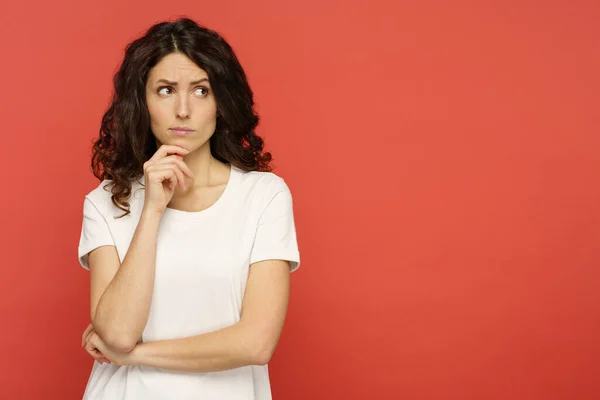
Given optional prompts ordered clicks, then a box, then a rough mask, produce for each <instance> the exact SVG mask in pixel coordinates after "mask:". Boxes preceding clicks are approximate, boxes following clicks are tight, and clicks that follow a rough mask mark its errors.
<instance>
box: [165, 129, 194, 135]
mask: <svg viewBox="0 0 600 400" xmlns="http://www.w3.org/2000/svg"><path fill="white" fill-rule="evenodd" d="M169 129H170V130H171V132H173V133H174V134H175V135H177V136H186V135H189V134H190V133H192V132H194V130H193V129H190V128H184V127H175V128H169Z"/></svg>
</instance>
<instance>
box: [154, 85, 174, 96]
mask: <svg viewBox="0 0 600 400" xmlns="http://www.w3.org/2000/svg"><path fill="white" fill-rule="evenodd" d="M165 90H168V91H169V93H170V91H171V88H170V87H169V86H162V87H159V88H158V90H157V92H158V94H160V95H163V96H164V95H167V94H169V93H165V92H164V91H165Z"/></svg>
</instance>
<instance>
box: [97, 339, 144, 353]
mask: <svg viewBox="0 0 600 400" xmlns="http://www.w3.org/2000/svg"><path fill="white" fill-rule="evenodd" d="M103 339H104V338H103ZM104 342H105V343H106V345H107V346H108V347H110V348H112V349H114V350H116V351H118V352H119V353H130V352H131V351H133V349H134V348H135V346H136V345H137V342H136V341H133V340H131V339H129V338H127V337H125V336H124V335H112V336H110V335H109V336H108V337H107V338H106V339H104Z"/></svg>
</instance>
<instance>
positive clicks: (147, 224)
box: [89, 211, 161, 352]
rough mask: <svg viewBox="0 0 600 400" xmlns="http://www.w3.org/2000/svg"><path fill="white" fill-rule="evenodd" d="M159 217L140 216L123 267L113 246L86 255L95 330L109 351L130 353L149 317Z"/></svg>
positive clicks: (147, 214)
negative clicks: (109, 348) (89, 274)
mask: <svg viewBox="0 0 600 400" xmlns="http://www.w3.org/2000/svg"><path fill="white" fill-rule="evenodd" d="M160 219H161V215H160V214H159V213H155V212H146V211H144V212H142V215H141V217H140V221H139V223H138V225H137V228H136V230H135V232H134V235H133V238H132V240H131V244H130V246H129V249H128V251H127V255H126V256H125V259H124V260H123V263H122V264H121V265H120V266H119V257H118V255H117V251H116V248H115V247H114V246H105V247H100V248H98V249H96V250H94V251H92V252H90V254H89V265H90V273H91V278H90V279H91V284H90V295H91V298H90V303H91V318H92V324H93V326H94V330H95V331H96V333H97V334H98V335H99V336H100V337H101V338H102V339H103V341H104V342H105V343H106V344H107V345H108V346H110V347H111V348H113V349H115V350H118V351H120V352H129V351H131V350H132V349H133V348H134V347H135V345H136V343H137V341H138V339H139V338H140V337H141V335H142V332H143V330H144V327H145V326H146V323H147V321H148V315H149V313H150V302H151V299H152V290H153V287H154V271H155V263H156V242H157V236H158V228H159V224H160Z"/></svg>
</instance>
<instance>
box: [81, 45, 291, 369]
mask: <svg viewBox="0 0 600 400" xmlns="http://www.w3.org/2000/svg"><path fill="white" fill-rule="evenodd" d="M164 80H166V81H169V82H171V83H165V82H164ZM146 101H147V106H148V110H149V113H150V120H151V128H152V132H153V134H154V136H155V139H156V141H157V146H158V150H157V152H156V153H155V155H154V156H153V157H152V158H151V159H150V160H149V161H148V162H147V163H146V164H145V165H144V172H145V176H146V178H145V179H146V184H147V185H146V190H147V195H146V201H145V205H144V210H143V212H142V217H141V219H140V224H139V225H140V226H143V228H141V229H140V230H136V234H135V235H134V238H133V239H132V244H131V246H130V252H131V253H132V254H131V255H129V254H128V255H127V257H126V258H125V260H124V262H123V266H121V265H120V263H119V258H118V256H117V253H116V249H115V247H114V246H103V247H99V248H97V249H95V250H93V251H92V252H90V254H89V258H88V259H89V264H90V271H91V315H92V324H90V325H89V326H88V327H87V328H86V330H85V331H84V333H83V335H82V346H83V347H84V348H85V349H86V351H87V352H88V353H89V354H90V355H91V356H92V357H94V358H95V359H96V360H98V361H99V362H101V363H103V362H112V363H116V364H118V365H146V366H153V367H156V368H163V369H170V370H176V371H195V372H211V371H222V370H227V369H232V368H237V367H241V366H245V365H256V364H266V363H268V362H269V360H270V359H271V356H272V354H273V352H274V351H275V347H276V345H277V342H278V340H279V336H280V334H281V330H282V328H283V323H284V320H285V316H286V312H287V305H288V299H289V264H288V262H287V261H284V260H265V261H260V262H257V263H254V264H252V265H251V268H250V272H249V275H248V282H247V286H246V292H245V294H244V299H243V303H242V315H241V319H240V322H238V323H237V324H235V325H232V326H229V327H226V328H223V329H220V330H218V331H215V332H209V333H206V334H202V335H198V336H191V337H186V338H180V339H172V340H161V341H156V342H149V343H136V342H134V341H131V339H130V338H131V337H139V334H140V330H141V329H143V326H144V325H145V320H144V318H145V316H146V314H147V308H148V306H149V301H150V299H151V287H152V285H153V280H154V274H153V268H148V267H153V265H154V261H155V260H154V258H151V257H150V256H151V255H152V254H151V253H152V251H148V249H154V248H155V247H148V248H143V247H142V246H149V245H150V244H149V243H151V242H152V241H153V240H155V237H156V231H157V227H158V222H159V221H160V218H161V216H162V213H163V212H164V208H165V207H170V208H175V209H180V210H185V211H201V210H203V209H205V208H207V207H210V205H212V204H213V203H214V202H215V201H216V200H217V199H218V198H219V197H220V196H221V194H222V193H223V190H224V189H225V187H226V185H227V181H228V179H229V174H230V167H229V166H228V165H226V164H223V163H221V162H220V161H218V160H216V159H215V158H214V157H213V156H212V155H211V153H210V138H211V136H212V135H213V133H214V130H215V126H216V118H217V103H216V100H215V98H214V95H213V94H212V91H211V88H210V83H209V82H208V75H207V73H206V71H204V70H202V69H201V68H199V67H198V66H197V65H196V64H195V63H194V62H193V61H191V60H190V59H188V58H187V57H186V56H184V55H181V54H178V53H173V54H169V55H167V56H165V57H164V58H163V59H162V60H161V61H160V62H159V63H158V64H157V65H156V66H155V67H154V68H153V69H152V70H151V71H150V74H149V77H148V81H147V84H146ZM175 126H185V127H188V128H191V129H193V132H192V133H191V134H189V135H187V136H185V137H180V136H177V135H175V133H174V132H173V130H172V129H171V128H173V127H175ZM153 246H155V243H154V244H153ZM133 248H135V249H140V250H138V251H132V250H131V249H133ZM128 253H129V252H128ZM149 253H150V255H149ZM128 257H129V258H128ZM121 267H123V268H121ZM120 269H122V270H123V271H120ZM144 287H145V288H146V289H141V288H144ZM136 291H137V292H136ZM127 296H129V297H127ZM132 299H135V301H132ZM101 302H103V305H102V307H100V308H101V309H102V312H98V313H97V309H98V307H99V304H100V303H101ZM127 304H130V305H131V304H135V305H136V307H137V306H138V305H139V304H141V305H142V306H141V308H139V309H128V310H125V309H121V307H125V306H124V305H127ZM123 310H124V311H123ZM127 312H130V314H129V316H134V317H135V318H133V319H135V320H137V325H135V324H133V325H131V326H134V328H132V327H131V326H130V327H128V326H127V324H125V323H123V321H129V320H131V319H132V318H124V317H123V316H127V314H126V313H127ZM132 312H133V314H131V313H132ZM98 314H100V316H98ZM115 315H116V316H119V317H121V319H120V320H118V319H117V320H118V321H119V322H120V323H118V324H114V323H112V321H114V318H115ZM111 318H113V319H111ZM115 325H117V326H121V327H125V328H123V329H126V332H124V333H123V332H120V333H119V334H118V335H116V334H112V335H110V334H109V329H110V327H112V326H115ZM99 327H103V329H104V331H103V329H102V328H101V329H99ZM127 329H130V330H133V331H135V332H134V333H132V334H128V331H127ZM109 336H110V337H111V338H116V337H124V336H127V337H128V339H127V340H126V341H125V342H121V343H118V344H117V341H116V340H113V339H110V340H108V338H109Z"/></svg>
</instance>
